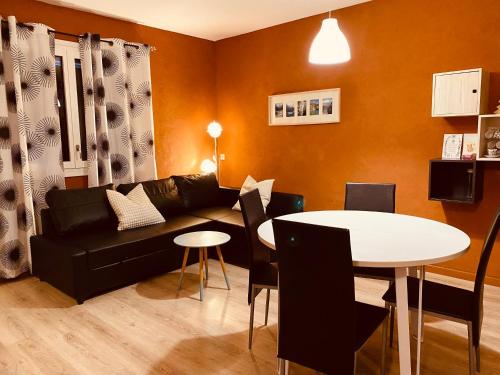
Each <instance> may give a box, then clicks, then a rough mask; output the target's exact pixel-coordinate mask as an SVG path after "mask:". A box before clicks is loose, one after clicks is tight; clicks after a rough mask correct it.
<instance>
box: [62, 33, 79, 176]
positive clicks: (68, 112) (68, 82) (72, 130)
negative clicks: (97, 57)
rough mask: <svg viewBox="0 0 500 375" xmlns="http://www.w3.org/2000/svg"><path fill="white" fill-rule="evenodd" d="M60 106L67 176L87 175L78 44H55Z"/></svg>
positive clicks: (63, 42)
mask: <svg viewBox="0 0 500 375" xmlns="http://www.w3.org/2000/svg"><path fill="white" fill-rule="evenodd" d="M56 80H57V105H58V107H59V121H60V124H61V141H62V154H63V161H64V175H65V176H66V177H70V176H84V175H87V166H86V161H87V137H86V133H85V108H84V102H83V83H82V66H81V61H80V53H79V50H78V43H75V42H68V41H65V40H56Z"/></svg>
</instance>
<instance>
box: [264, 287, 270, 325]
mask: <svg viewBox="0 0 500 375" xmlns="http://www.w3.org/2000/svg"><path fill="white" fill-rule="evenodd" d="M270 295H271V289H268V290H267V294H266V318H265V320H264V325H266V326H267V318H268V317H269V296H270Z"/></svg>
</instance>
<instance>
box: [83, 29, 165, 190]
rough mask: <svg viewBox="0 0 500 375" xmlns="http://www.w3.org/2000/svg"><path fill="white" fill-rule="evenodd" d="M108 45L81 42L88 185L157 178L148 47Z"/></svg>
mask: <svg viewBox="0 0 500 375" xmlns="http://www.w3.org/2000/svg"><path fill="white" fill-rule="evenodd" d="M106 40H108V39H106ZM109 41H110V43H108V42H105V41H103V40H101V39H100V36H99V35H97V34H93V35H92V34H89V33H87V34H85V35H84V37H83V38H81V39H80V58H81V61H82V75H83V82H84V96H85V126H86V132H87V163H88V184H89V187H91V186H100V185H105V184H109V183H114V184H115V185H118V184H122V183H131V182H139V181H146V180H152V179H155V178H156V164H155V154H154V153H155V151H154V129H153V110H152V102H151V101H152V97H151V72H150V67H149V53H150V48H149V47H148V46H146V45H141V44H134V45H129V43H126V44H125V42H124V41H123V40H120V39H109Z"/></svg>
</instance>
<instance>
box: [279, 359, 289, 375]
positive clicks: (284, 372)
mask: <svg viewBox="0 0 500 375" xmlns="http://www.w3.org/2000/svg"><path fill="white" fill-rule="evenodd" d="M288 368H289V362H288V361H287V360H286V359H282V358H278V374H279V375H288Z"/></svg>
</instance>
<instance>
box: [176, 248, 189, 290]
mask: <svg viewBox="0 0 500 375" xmlns="http://www.w3.org/2000/svg"><path fill="white" fill-rule="evenodd" d="M188 256H189V247H186V250H184V258H183V259H182V267H181V277H180V278H179V286H178V287H177V290H180V289H181V287H182V280H184V271H185V270H186V263H187V260H188Z"/></svg>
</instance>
